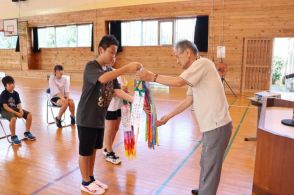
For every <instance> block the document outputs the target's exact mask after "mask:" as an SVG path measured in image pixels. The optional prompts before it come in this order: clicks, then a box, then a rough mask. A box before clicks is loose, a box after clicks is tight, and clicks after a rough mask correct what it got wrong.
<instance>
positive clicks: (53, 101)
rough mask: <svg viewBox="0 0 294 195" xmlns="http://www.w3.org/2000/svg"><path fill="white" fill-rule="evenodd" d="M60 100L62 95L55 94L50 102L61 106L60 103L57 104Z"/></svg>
mask: <svg viewBox="0 0 294 195" xmlns="http://www.w3.org/2000/svg"><path fill="white" fill-rule="evenodd" d="M58 100H60V97H58V96H55V97H53V98H51V100H50V102H51V103H52V104H53V105H54V106H59V105H58V104H57V102H58Z"/></svg>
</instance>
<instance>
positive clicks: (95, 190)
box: [81, 182, 105, 194]
mask: <svg viewBox="0 0 294 195" xmlns="http://www.w3.org/2000/svg"><path fill="white" fill-rule="evenodd" d="M81 190H82V191H84V192H87V193H89V194H104V192H105V190H104V189H102V188H100V187H98V186H97V185H96V183H94V182H92V183H91V184H90V185H88V186H84V185H81Z"/></svg>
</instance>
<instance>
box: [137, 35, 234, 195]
mask: <svg viewBox="0 0 294 195" xmlns="http://www.w3.org/2000/svg"><path fill="white" fill-rule="evenodd" d="M198 53H199V52H198V49H197V47H196V45H195V44H194V43H192V42H190V41H188V40H183V41H180V42H178V43H177V44H176V47H175V55H176V57H177V63H178V64H179V65H180V66H181V67H182V69H184V71H183V72H182V74H181V75H180V76H178V77H172V76H164V75H159V74H155V73H153V72H150V71H148V70H144V69H143V70H141V71H139V72H137V75H136V76H137V79H140V80H145V81H153V82H157V83H161V84H164V85H168V86H172V87H181V86H184V85H188V91H187V97H186V98H185V100H184V101H182V102H181V103H180V104H179V105H178V106H177V107H176V108H175V109H174V110H173V111H171V112H170V113H169V114H167V115H165V116H163V117H162V118H161V119H160V120H159V121H157V125H158V126H160V125H163V124H165V123H166V122H167V121H168V120H169V119H171V118H172V117H174V116H175V115H177V114H179V113H181V112H183V111H184V110H185V109H186V108H188V107H189V106H191V105H192V104H193V108H194V112H195V115H196V118H197V120H198V122H199V126H200V130H201V132H202V133H203V138H202V142H203V146H202V154H201V160H200V166H201V172H200V180H199V189H198V190H196V189H194V190H192V194H197V195H198V194H200V195H215V194H216V192H217V188H218V185H219V181H220V176H221V169H222V162H223V157H224V153H225V150H226V148H227V145H228V143H229V140H230V137H231V134H232V122H231V117H230V113H229V106H228V103H227V99H226V96H225V93H224V89H223V85H222V83H221V79H220V77H219V75H218V72H217V70H216V68H215V65H214V63H213V62H212V61H211V60H209V59H207V58H204V57H200V56H199V54H198Z"/></svg>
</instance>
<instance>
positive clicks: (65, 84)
mask: <svg viewBox="0 0 294 195" xmlns="http://www.w3.org/2000/svg"><path fill="white" fill-rule="evenodd" d="M62 75H63V67H62V66H61V65H56V66H55V67H54V76H50V78H49V88H50V96H51V103H52V104H53V105H55V106H60V109H59V113H58V116H57V117H56V118H55V121H56V125H57V127H58V128H62V125H61V117H62V115H63V114H64V113H65V111H66V109H67V108H69V111H70V118H71V124H72V125H74V124H75V123H76V120H75V103H74V101H73V99H71V98H70V96H69V81H68V80H67V79H66V78H65V77H62Z"/></svg>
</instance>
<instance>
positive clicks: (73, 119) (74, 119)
mask: <svg viewBox="0 0 294 195" xmlns="http://www.w3.org/2000/svg"><path fill="white" fill-rule="evenodd" d="M70 124H71V125H75V124H76V118H75V117H74V116H72V115H70Z"/></svg>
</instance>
